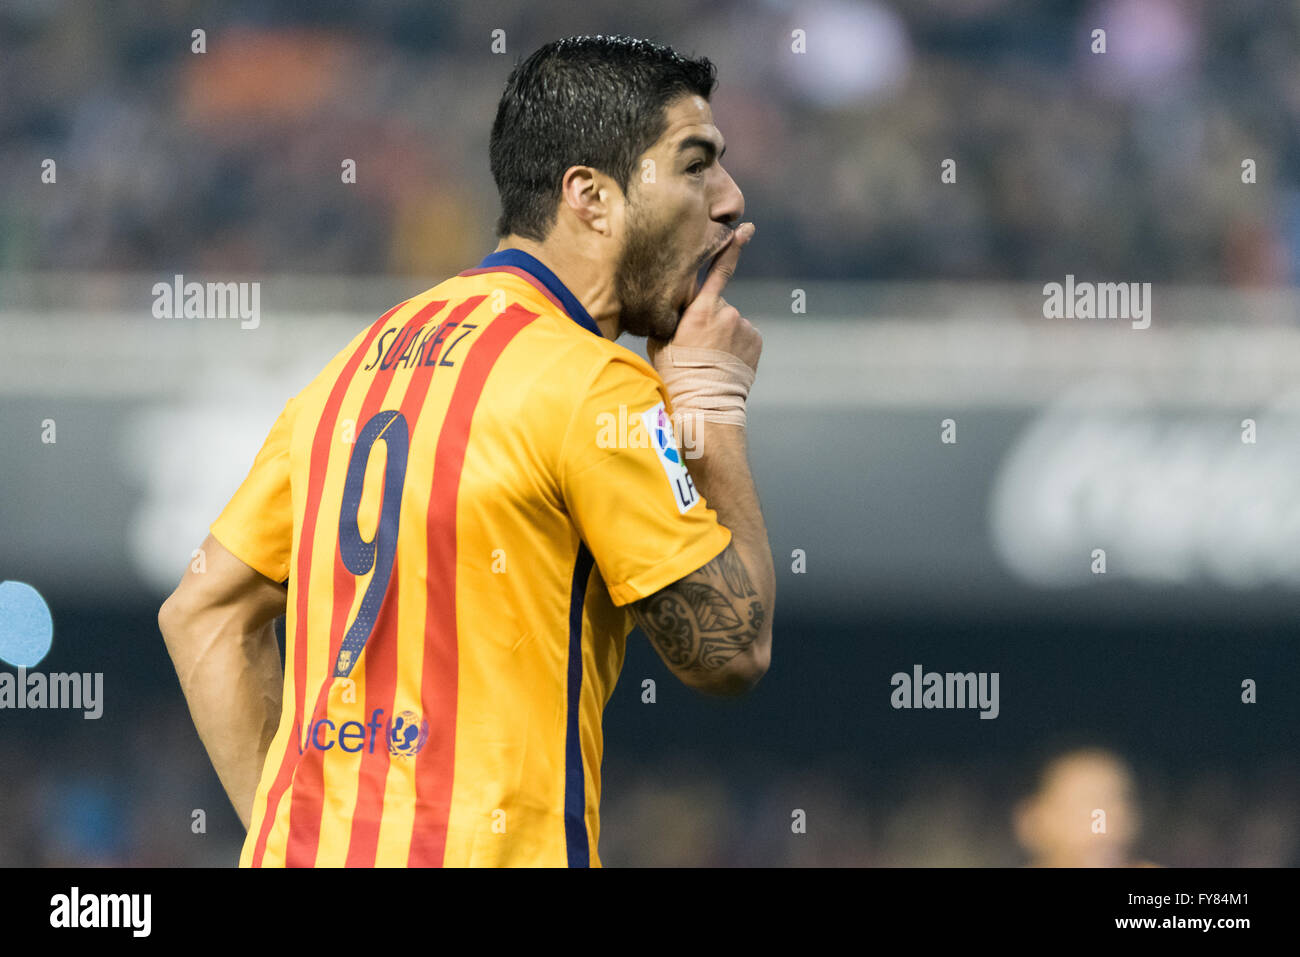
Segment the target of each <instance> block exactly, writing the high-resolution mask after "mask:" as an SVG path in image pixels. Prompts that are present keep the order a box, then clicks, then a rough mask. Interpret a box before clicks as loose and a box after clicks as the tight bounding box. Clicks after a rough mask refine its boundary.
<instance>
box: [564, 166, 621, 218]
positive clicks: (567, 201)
mask: <svg viewBox="0 0 1300 957" xmlns="http://www.w3.org/2000/svg"><path fill="white" fill-rule="evenodd" d="M622 199H623V192H622V190H620V189H619V188H618V185H617V184H616V183H615V182H614V181H613V180H612V179H610V178H609V177H608V176H606V175H605V174H604V173H602V172H601V171H600V170H598V169H594V168H593V167H590V166H570V167H569V168H568V169H567V170H565V172H564V179H562V180H561V181H560V200H561V202H562V203H563V204H564V205H566V206H567V207H568V208H569V209H570V210H572V212H573V214H574V215H575V216H577V217H578V219H579V220H580V221H581V222H583V223H585V224H586V225H587V226H589V227H591V228H592V229H595V230H596V231H597V232H600V233H604V234H609V233H610V232H611V230H612V228H613V223H614V218H613V215H612V214H613V213H614V206H615V205H616V204H619V203H621V202H622Z"/></svg>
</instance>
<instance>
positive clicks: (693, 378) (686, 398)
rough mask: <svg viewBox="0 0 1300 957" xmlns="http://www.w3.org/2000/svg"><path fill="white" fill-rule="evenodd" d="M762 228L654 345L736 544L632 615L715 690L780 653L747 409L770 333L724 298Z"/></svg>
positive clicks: (746, 677)
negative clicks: (775, 650)
mask: <svg viewBox="0 0 1300 957" xmlns="http://www.w3.org/2000/svg"><path fill="white" fill-rule="evenodd" d="M753 235H754V226H753V224H752V223H744V224H742V225H741V226H740V227H739V228H737V230H736V232H735V233H734V234H733V236H732V240H731V243H730V244H729V245H728V246H726V247H725V248H724V249H723V251H722V252H721V253H719V254H718V256H717V257H716V259H715V260H714V263H713V266H712V268H711V269H710V270H709V275H708V277H707V278H706V279H705V281H704V284H703V285H702V286H701V288H700V291H699V294H698V295H697V296H696V297H695V300H694V301H693V302H692V303H691V304H690V306H689V307H688V308H687V309H686V310H685V311H684V312H683V314H682V318H681V321H680V322H679V323H678V326H677V331H676V333H675V334H674V335H673V338H672V339H671V340H670V341H668V342H663V341H660V340H655V339H651V340H649V341H648V342H647V350H648V352H649V355H650V359H651V361H652V362H653V363H654V364H655V367H656V369H657V370H658V371H659V372H660V374H661V376H663V377H664V381H665V383H666V384H667V387H668V390H669V393H670V396H671V398H672V400H673V403H674V408H675V415H674V418H675V419H676V420H677V421H678V422H679V423H683V425H686V424H689V426H691V427H692V428H691V432H692V433H693V435H694V438H695V441H694V443H693V446H694V449H695V451H696V452H697V454H698V458H696V459H695V460H694V461H693V462H692V463H691V465H690V472H691V476H692V478H693V479H694V481H695V484H696V486H697V487H698V488H699V490H700V491H701V492H702V493H703V495H704V497H705V498H706V499H707V500H708V502H709V504H710V505H712V506H713V509H714V510H715V511H716V512H717V516H718V522H719V523H720V524H721V525H723V526H724V527H726V528H727V529H729V530H730V531H731V544H730V545H728V546H727V549H726V550H725V551H724V552H722V554H720V555H719V556H718V557H717V558H715V559H714V560H713V561H711V562H709V563H708V564H707V565H705V566H704V567H702V568H700V569H698V570H697V571H695V572H693V573H692V574H690V575H687V576H686V577H684V578H682V579H681V580H680V581H678V582H675V583H673V584H672V585H669V586H668V587H667V588H665V589H663V590H662V591H660V592H658V593H656V594H654V595H651V596H650V597H648V598H645V599H642V600H641V601H638V602H636V603H635V604H634V605H633V606H632V614H633V616H634V617H635V618H636V621H637V624H638V625H640V626H641V630H642V631H644V632H645V633H646V635H647V636H649V638H650V640H651V642H652V643H653V644H654V646H655V650H656V651H658V652H659V654H660V656H661V657H662V658H663V659H664V662H665V663H666V664H667V665H668V667H669V668H671V669H672V670H673V672H674V674H676V675H677V676H678V677H679V678H680V679H681V680H682V681H684V682H685V683H686V684H688V685H691V686H692V687H695V688H698V689H700V690H702V691H707V692H712V693H716V694H736V693H741V692H744V691H747V690H748V689H749V688H751V687H753V686H754V684H756V683H757V682H758V680H759V679H760V678H761V677H762V676H763V674H764V673H765V672H766V671H767V667H768V663H769V661H770V660H771V655H772V606H773V602H774V601H775V597H776V572H775V569H774V568H773V565H772V549H771V546H770V544H769V543H768V538H767V526H766V525H765V524H764V522H763V513H762V510H761V509H760V508H759V502H758V492H757V491H756V490H755V487H754V480H753V477H752V475H751V474H750V470H749V452H748V441H747V437H746V431H745V429H746V426H745V424H744V423H745V416H744V411H743V410H744V400H745V397H746V396H747V394H748V382H752V380H753V376H754V372H755V371H756V370H757V368H758V359H759V355H760V354H761V353H762V350H763V338H762V336H761V335H759V333H758V330H757V329H755V328H754V327H753V325H751V324H750V322H749V321H748V320H747V319H745V318H744V317H743V316H742V315H741V314H740V312H739V311H738V310H737V309H736V308H735V307H734V306H731V305H729V304H728V303H727V302H726V301H725V300H724V299H723V298H722V291H723V289H724V288H725V287H726V284H727V281H728V280H729V279H730V278H731V276H732V274H733V273H734V272H735V270H736V264H737V262H738V261H739V258H740V250H741V249H742V248H743V247H744V246H745V245H746V244H747V243H748V242H749V240H750V239H752V238H753ZM665 346H673V347H674V350H673V352H677V351H678V350H685V351H681V352H680V354H681V355H682V356H684V357H685V363H684V365H680V366H677V365H675V357H674V355H673V354H672V352H669V351H667V350H665ZM715 363H716V366H714V365H713V364H715ZM715 410H717V411H720V412H721V414H716V412H715ZM737 410H739V411H737Z"/></svg>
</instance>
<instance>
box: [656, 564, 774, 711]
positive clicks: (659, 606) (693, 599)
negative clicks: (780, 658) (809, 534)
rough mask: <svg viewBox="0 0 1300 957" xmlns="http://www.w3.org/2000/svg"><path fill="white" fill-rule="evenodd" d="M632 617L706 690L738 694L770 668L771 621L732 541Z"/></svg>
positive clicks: (685, 678) (682, 673)
mask: <svg viewBox="0 0 1300 957" xmlns="http://www.w3.org/2000/svg"><path fill="white" fill-rule="evenodd" d="M631 610H632V617H633V619H634V620H635V621H636V623H637V625H639V626H640V628H641V630H642V631H643V632H645V634H646V636H647V637H648V638H649V639H650V643H651V644H652V645H653V646H654V649H655V651H657V652H658V653H659V657H660V658H662V659H663V661H664V664H665V665H667V666H668V669H669V670H670V671H671V672H672V673H673V674H674V675H676V676H677V678H678V679H679V680H681V681H682V683H683V684H685V685H687V686H688V687H691V688H694V689H695V690H697V691H702V692H704V693H706V694H716V695H726V696H731V695H739V694H744V693H745V692H747V691H749V690H750V689H751V688H753V687H754V685H756V684H757V683H758V681H759V679H760V678H762V677H763V675H764V674H765V673H766V672H767V667H768V663H769V661H770V660H771V656H772V623H771V617H770V616H769V615H768V614H767V612H766V610H765V606H764V603H763V601H762V600H761V599H760V598H759V593H758V589H757V588H756V587H755V585H754V582H753V579H752V578H751V577H750V575H749V572H748V571H747V570H746V568H745V564H744V562H743V561H741V559H740V556H739V554H738V553H737V552H736V547H735V546H734V545H730V544H729V545H728V546H727V547H726V548H725V549H723V551H722V554H720V555H719V556H718V557H717V558H715V559H713V560H712V561H710V562H709V563H708V564H706V565H704V566H703V567H701V568H699V569H697V570H696V571H694V572H692V573H691V574H689V575H687V576H686V577H685V578H683V579H681V580H680V581H676V582H673V584H671V585H669V586H668V587H667V588H664V589H662V590H660V591H658V592H656V593H655V594H653V595H651V596H650V597H649V598H643V599H641V600H640V601H638V602H634V603H633V604H632V606H631Z"/></svg>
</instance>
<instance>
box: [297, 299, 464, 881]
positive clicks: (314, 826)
mask: <svg viewBox="0 0 1300 957" xmlns="http://www.w3.org/2000/svg"><path fill="white" fill-rule="evenodd" d="M446 304H447V301H446V300H442V301H441V302H430V303H427V304H426V305H424V306H422V307H421V308H420V309H419V310H418V311H417V312H416V313H415V315H413V316H412V317H411V318H410V319H408V320H407V321H406V323H405V324H404V325H403V326H402V331H400V332H399V333H398V334H397V337H396V338H395V339H394V340H393V343H392V345H391V346H389V348H388V349H387V350H386V352H385V354H384V356H383V357H381V359H380V361H379V363H378V364H377V366H376V368H375V377H374V378H373V379H372V380H371V381H370V385H369V386H368V387H367V388H366V395H365V398H364V399H363V400H362V402H361V410H360V412H359V413H358V414H357V421H356V431H357V432H360V431H361V429H363V428H364V427H365V424H366V423H367V422H368V421H370V418H371V416H373V415H375V413H377V412H379V411H380V406H381V405H383V402H384V398H385V396H386V395H387V392H388V387H389V385H390V384H391V383H392V378H393V373H394V372H395V371H396V369H397V365H396V361H395V360H396V359H397V357H399V356H400V355H401V354H402V353H403V351H404V350H405V348H406V347H407V346H408V345H410V344H412V343H413V342H414V341H415V339H416V338H417V337H418V330H419V328H420V327H421V326H423V325H425V324H426V323H427V322H428V320H429V319H430V318H431V317H432V316H435V315H437V314H438V313H439V312H440V311H442V308H443V306H445V305H446ZM381 341H382V340H381ZM390 356H391V357H392V358H393V360H394V362H393V365H391V366H390V367H389V368H388V369H384V368H383V363H384V362H387V361H389V357H390ZM420 368H423V367H422V366H421V367H417V370H416V372H417V374H418V372H419V369H420ZM353 374H354V375H355V370H354V373H353ZM352 377H353V376H349V380H350V379H351V378H352ZM349 386H350V382H349ZM333 551H334V555H333V557H334V562H333V565H334V581H333V591H332V593H331V594H332V598H333V601H332V603H331V607H330V627H329V632H328V635H329V638H328V644H327V647H328V648H329V657H327V658H326V662H327V668H328V669H329V670H328V671H327V673H326V676H325V680H324V682H323V683H322V684H321V687H320V689H319V691H318V692H317V696H316V705H315V707H314V708H313V709H312V715H311V719H310V720H309V721H307V722H305V723H304V725H303V727H304V734H306V729H308V728H311V727H312V726H313V725H314V724H315V723H316V722H317V721H318V720H320V719H321V718H324V717H325V716H326V715H327V714H328V713H329V693H330V689H331V688H332V687H333V685H334V661H335V659H336V658H337V657H338V653H339V649H340V648H341V647H342V645H343V638H344V636H345V634H346V632H347V625H348V616H349V613H350V612H351V610H352V600H353V598H354V597H355V596H356V586H357V579H356V576H355V575H353V574H352V573H351V572H349V571H348V570H347V568H346V567H345V566H344V564H343V555H342V552H341V551H340V550H339V547H338V543H337V539H336V541H335V547H334V550H333ZM396 590H397V575H395V574H394V575H393V576H392V577H391V578H390V579H389V587H388V591H387V593H386V594H385V598H384V601H385V603H386V602H387V599H388V595H389V594H392V593H394V592H395V591H396ZM378 625H379V623H378V622H376V629H377V628H378ZM374 636H375V634H374V631H372V632H371V637H372V638H373V637H374ZM370 647H371V643H370V641H367V643H366V650H369V649H370ZM365 657H366V656H365V654H364V653H363V655H362V658H363V659H364V658H365ZM356 667H359V668H364V665H362V664H361V663H360V662H358V664H357V666H356ZM365 674H366V689H367V692H366V696H367V701H369V688H370V680H369V673H368V672H365ZM300 714H301V712H300ZM307 745H308V746H307V747H306V749H305V753H304V754H303V755H302V757H301V758H300V759H299V764H298V767H297V769H296V770H295V772H294V775H293V782H292V787H293V792H292V796H291V799H290V803H289V840H288V844H287V846H286V847H285V860H284V863H285V866H286V867H312V866H313V865H314V864H315V863H316V852H317V851H318V850H319V847H320V827H321V814H322V813H323V811H324V806H325V801H324V793H325V782H324V777H325V753H324V752H323V751H321V750H319V749H317V748H315V747H312V746H311V742H310V741H308V742H307Z"/></svg>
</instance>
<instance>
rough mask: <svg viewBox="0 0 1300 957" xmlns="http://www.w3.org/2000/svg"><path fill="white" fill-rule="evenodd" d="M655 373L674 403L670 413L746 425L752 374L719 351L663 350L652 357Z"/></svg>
mask: <svg viewBox="0 0 1300 957" xmlns="http://www.w3.org/2000/svg"><path fill="white" fill-rule="evenodd" d="M654 367H655V371H656V372H658V373H659V377H660V378H661V379H663V380H664V385H665V386H667V388H668V396H669V398H671V399H672V400H673V413H674V415H675V416H678V415H692V416H694V417H696V418H698V419H702V420H703V421H705V422H721V423H723V424H725V425H740V426H743V425H744V424H745V400H746V399H748V398H749V387H750V386H751V385H753V384H754V370H753V369H751V368H750V367H749V365H748V364H747V363H745V362H742V361H741V360H740V359H737V358H736V357H735V356H733V355H732V354H731V353H729V352H723V351H722V350H721V349H701V348H698V347H694V346H672V345H669V346H664V347H663V348H662V349H661V350H659V352H658V353H657V354H656V355H655V357H654Z"/></svg>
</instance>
